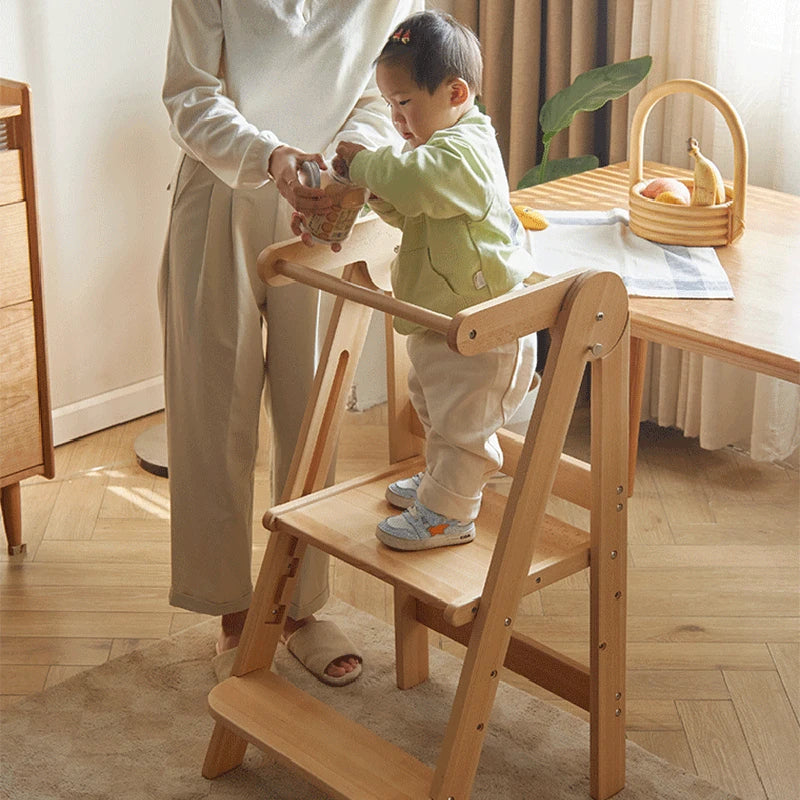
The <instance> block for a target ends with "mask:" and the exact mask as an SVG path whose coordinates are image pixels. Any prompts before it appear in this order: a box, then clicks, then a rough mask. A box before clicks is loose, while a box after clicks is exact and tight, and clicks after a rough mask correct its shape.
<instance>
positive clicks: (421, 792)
mask: <svg viewBox="0 0 800 800" xmlns="http://www.w3.org/2000/svg"><path fill="white" fill-rule="evenodd" d="M397 241H398V238H397V232H396V231H394V230H393V229H391V228H389V227H388V226H385V225H384V224H383V223H382V222H381V221H379V220H377V219H374V218H373V219H366V220H364V221H363V222H361V223H359V224H358V225H357V226H356V228H355V230H354V233H353V235H352V237H351V240H349V241H348V242H347V243H346V244H345V246H344V249H343V252H342V253H340V254H338V255H335V254H333V253H331V251H330V250H329V249H328V248H322V247H321V246H318V247H316V248H313V249H309V248H306V247H305V246H303V245H302V244H300V243H299V242H297V241H294V242H290V243H288V244H281V245H274V246H273V247H270V248H268V249H267V250H265V251H264V252H263V253H262V254H261V256H260V258H259V270H260V274H261V276H262V278H263V279H264V280H266V281H267V282H269V283H272V284H273V285H274V284H279V283H282V282H287V281H289V280H297V281H301V282H303V283H307V284H309V285H311V286H315V287H317V288H319V289H323V290H326V291H329V292H331V293H333V294H334V295H337V300H336V303H335V306H334V310H333V313H332V318H331V322H330V326H329V329H328V335H327V340H326V342H325V347H324V350H323V356H322V361H321V363H320V366H319V370H318V372H317V377H316V382H315V386H314V390H313V394H312V397H311V399H310V401H309V406H308V409H307V411H306V417H305V420H304V423H303V429H302V431H301V435H300V440H299V442H298V446H297V450H296V453H295V459H294V463H293V465H292V469H291V472H290V475H289V478H288V481H287V487H286V491H285V493H284V498H283V499H284V502H282V503H281V504H280V505H278V506H277V507H275V508H272V509H270V510H269V511H268V512H267V513H266V515H265V517H264V524H265V526H266V527H267V528H269V529H270V530H271V531H272V533H271V535H270V539H269V545H268V549H267V551H266V554H265V556H264V561H263V565H262V568H261V572H260V575H259V578H258V582H257V586H256V589H255V593H254V598H253V603H252V605H251V607H250V611H249V613H248V616H247V623H246V625H245V629H244V632H243V636H242V640H241V644H240V646H239V650H238V654H237V657H236V660H235V663H234V666H233V670H232V676H231V677H230V678H228V679H227V680H225V681H223V682H222V683H220V684H219V685H217V686H216V687H215V688H214V689H212V691H211V693H210V695H209V708H210V711H211V714H212V716H213V717H214V719H215V720H216V724H215V727H214V732H213V735H212V738H211V742H210V744H209V747H208V752H207V754H206V760H205V763H204V766H203V775H205V776H206V777H207V778H214V777H216V776H218V775H220V774H222V773H224V772H226V771H228V770H230V769H233V768H234V767H236V766H238V765H239V764H241V762H242V760H243V757H244V753H245V749H246V747H247V744H248V743H252V744H254V745H255V746H257V747H259V748H261V749H262V750H265V751H269V752H271V753H272V754H273V755H274V756H275V757H276V758H278V759H279V760H280V761H281V762H283V763H285V764H288V765H289V766H291V767H292V768H293V769H295V770H297V771H298V772H299V773H300V774H302V775H303V776H304V777H305V778H306V779H307V780H308V781H310V782H311V783H313V784H315V785H316V786H318V787H320V788H322V789H323V790H324V791H326V792H328V793H329V794H330V795H331V796H332V797H335V798H342V799H343V800H345V799H347V800H390V799H391V800H395V799H396V800H412V799H413V800H427V798H433V800H467V798H469V796H470V792H471V788H472V784H473V780H474V777H475V773H476V770H477V765H478V759H479V756H480V752H481V747H482V743H483V739H484V736H485V735H486V720H487V719H488V718H489V713H490V711H491V708H492V704H493V702H494V698H495V694H496V691H497V685H498V681H499V680H500V677H499V676H500V671H501V667H503V666H506V667H508V668H510V669H511V670H513V671H515V672H517V673H519V674H521V675H524V676H526V677H528V678H529V679H530V680H532V681H534V682H536V683H537V684H539V685H540V686H542V687H544V688H545V689H547V690H549V691H551V692H554V693H556V694H557V695H559V696H561V697H563V698H565V699H567V700H569V701H570V702H572V703H574V704H575V705H577V706H580V707H581V708H583V709H586V710H587V711H589V714H590V765H591V766H590V771H591V775H590V788H591V794H592V797H594V798H596V800H604V798H607V797H610V796H611V795H613V794H615V793H616V792H618V791H619V790H620V789H621V788H622V787H623V786H624V782H625V602H626V595H625V591H626V566H625V565H626V534H627V522H626V520H627V497H628V492H627V487H626V481H627V436H628V412H627V409H628V397H627V393H628V355H629V324H628V298H627V293H626V291H625V287H624V286H623V284H622V281H621V280H620V279H619V277H617V276H616V275H614V274H612V273H608V272H597V271H585V272H575V273H571V274H569V275H565V276H562V277H558V278H553V279H550V280H548V281H545V282H543V283H539V284H536V285H535V286H531V287H527V288H525V289H523V290H522V291H519V292H515V293H513V294H511V295H507V296H505V297H502V298H498V299H496V300H491V301H488V302H486V303H483V304H481V305H478V306H474V307H472V308H470V309H467V310H466V311H463V312H461V313H460V314H457V315H456V316H455V317H453V318H452V319H451V318H450V317H446V316H443V315H441V314H437V313H434V312H431V311H428V310H426V309H422V308H419V307H417V306H413V305H410V304H408V303H404V302H401V301H399V300H396V299H394V298H393V297H391V296H390V294H388V293H387V292H385V291H383V290H381V289H379V288H378V287H379V286H384V288H385V269H384V267H385V265H386V264H387V263H388V262H389V261H390V260H391V258H392V256H393V251H394V247H395V246H396V244H397ZM354 255H356V256H358V257H359V258H360V260H355V259H354V258H353V256H354ZM345 261H349V262H350V263H347V264H345V263H344V262H345ZM367 263H369V264H370V265H373V266H375V265H377V266H378V267H379V268H378V269H372V270H371V271H368V270H367ZM342 267H343V276H342V277H341V278H339V277H337V276H336V275H334V274H333V273H334V272H336V271H337V270H338V271H342ZM370 272H371V273H372V277H371V276H370ZM373 278H374V280H373ZM372 308H377V309H379V310H382V311H385V312H387V320H388V321H389V323H390V322H391V320H390V318H389V316H388V315H396V316H401V317H404V318H406V319H411V320H413V321H415V322H418V323H420V324H423V325H425V326H426V327H428V328H431V329H433V330H436V331H438V332H440V333H442V334H443V335H446V336H447V340H448V343H449V345H450V347H451V348H453V349H454V350H456V351H457V352H459V353H462V354H464V355H467V356H468V355H470V354H474V353H478V352H482V351H484V350H486V349H489V348H492V347H495V346H498V345H499V344H501V343H504V342H508V341H511V340H513V339H515V338H518V337H520V336H522V335H524V334H527V333H530V332H532V331H538V330H542V329H545V328H547V329H549V331H550V335H551V346H550V350H549V353H548V356H547V362H546V366H545V370H544V375H543V377H542V382H541V387H540V389H539V394H538V398H537V400H536V404H535V408H534V412H533V416H532V419H531V422H530V426H529V428H528V433H527V436H525V437H524V438H523V437H521V436H519V435H516V434H513V433H511V432H507V431H501V432H500V434H499V435H500V439H501V444H502V446H503V451H504V457H505V463H504V466H503V471H504V472H505V473H507V474H508V475H511V476H513V482H512V484H511V489H510V494H509V496H508V498H505V497H502V496H500V495H498V494H496V493H494V492H491V491H486V492H485V493H484V501H483V506H482V508H481V513H480V515H479V517H478V519H477V521H476V528H477V537H476V539H475V541H474V542H472V543H470V544H467V545H463V546H459V547H447V548H441V549H434V550H429V551H421V552H411V553H409V552H398V551H394V550H391V549H389V548H387V547H385V546H383V545H382V544H381V543H380V542H378V540H377V539H376V537H375V526H376V524H377V522H379V521H380V520H381V519H383V518H385V517H386V516H388V515H389V514H391V513H392V509H391V507H390V506H388V504H387V503H386V501H385V499H384V491H385V489H386V486H387V484H388V483H389V482H391V481H393V480H397V479H398V478H402V477H407V476H409V475H413V474H414V473H416V472H418V471H420V469H423V468H424V460H423V459H422V458H421V456H420V453H421V452H422V446H423V441H422V438H421V437H422V429H421V426H420V424H419V422H418V420H416V418H415V415H414V413H413V410H412V408H411V405H410V403H409V399H408V390H407V385H406V376H407V369H408V363H407V361H406V360H404V355H405V348H404V347H402V342H401V346H400V347H395V343H396V340H401V338H402V337H397V336H396V335H395V334H394V333H393V332H392V330H391V326H390V324H389V325H387V351H388V368H387V372H388V389H389V437H390V438H389V441H390V460H391V462H392V463H391V464H390V465H389V466H388V467H387V469H385V470H382V471H379V472H376V473H372V474H369V475H364V476H361V477H359V478H356V479H353V480H349V481H346V482H344V483H340V484H337V485H334V486H331V487H329V488H322V487H323V484H324V481H325V477H326V476H327V474H328V468H329V466H330V463H331V460H332V457H333V455H332V454H333V451H334V447H335V444H336V439H337V435H338V431H339V425H340V422H341V419H342V416H343V414H344V410H345V402H346V396H347V393H348V390H349V388H350V386H351V384H352V378H353V373H354V371H355V367H356V363H357V361H358V357H359V355H360V352H361V347H362V345H363V342H364V339H365V336H366V330H367V325H368V322H369V317H370V314H371V309H372ZM406 358H407V357H406ZM587 362H588V363H590V364H591V373H592V383H591V459H590V460H591V466H590V465H589V464H587V463H585V462H582V461H580V460H578V459H575V458H572V457H569V456H567V455H565V454H563V453H562V449H563V445H564V439H565V436H566V433H567V429H568V427H569V423H570V420H571V418H572V413H573V409H574V406H575V400H576V397H577V393H578V390H579V388H580V384H581V379H582V377H583V373H584V368H585V365H586V363H587ZM551 493H553V494H554V495H556V496H558V497H561V498H564V499H566V500H568V501H570V502H572V503H574V504H577V505H578V506H581V507H584V508H587V509H589V511H590V514H591V524H590V530H589V531H584V530H581V529H579V528H575V527H573V526H572V525H569V524H567V523H566V522H563V521H561V520H558V519H556V518H554V517H551V516H549V515H548V514H546V513H545V506H546V504H547V501H548V498H549V497H550V495H551ZM309 545H312V546H314V547H318V548H320V549H322V550H324V551H325V552H327V553H329V554H330V555H332V556H335V557H336V558H340V559H342V560H344V561H346V562H348V563H350V564H352V565H354V566H355V567H357V568H359V569H363V570H365V571H366V572H368V573H370V574H371V575H374V576H377V577H378V578H380V579H381V580H383V581H386V582H387V583H389V584H391V585H392V586H393V587H394V605H395V608H394V616H395V639H396V660H397V685H398V686H399V687H400V688H401V689H411V688H412V687H413V686H415V685H416V684H418V683H420V682H421V681H424V680H426V678H427V675H428V635H427V629H429V628H430V629H433V630H435V631H438V632H440V633H442V634H444V635H446V636H449V637H451V638H452V639H454V640H456V641H459V642H462V643H463V644H464V645H466V646H467V651H466V655H465V658H464V664H463V668H462V672H461V677H460V681H459V684H458V689H457V691H456V695H455V698H454V702H453V707H452V711H451V714H450V718H449V723H448V725H447V729H446V731H445V732H444V738H443V743H442V747H441V750H440V752H439V755H438V759H437V761H436V763H435V765H434V766H433V767H430V766H428V765H426V764H423V763H421V762H420V761H418V760H417V759H415V758H412V757H411V756H410V755H409V754H408V753H406V752H405V751H404V750H402V749H400V748H398V747H397V746H395V745H394V744H392V743H390V742H388V741H386V740H384V739H382V738H381V737H379V736H377V735H376V734H374V733H373V732H371V731H369V730H367V729H366V728H364V727H363V726H361V725H359V724H357V723H355V722H353V721H351V720H349V719H347V718H345V717H343V716H342V715H340V714H338V713H337V712H335V711H333V710H332V709H331V708H330V707H329V706H327V705H326V704H324V703H322V702H321V701H319V700H316V699H315V698H313V697H311V696H309V695H308V694H307V693H305V692H303V691H301V690H299V689H297V688H295V687H294V686H292V685H291V684H290V683H288V682H287V681H286V680H284V679H283V678H281V677H279V676H277V675H275V674H274V673H273V672H271V671H270V666H271V664H272V660H273V656H274V653H275V649H276V647H277V645H278V642H279V639H280V635H281V631H282V628H283V624H284V621H285V615H286V609H287V606H288V603H289V600H290V598H291V596H292V593H293V591H294V587H295V582H296V576H297V571H298V565H299V563H300V560H301V559H302V558H303V554H304V552H305V549H306V547H307V546H309ZM586 568H588V569H589V574H590V582H591V600H590V648H591V657H590V663H589V666H588V668H587V667H586V666H585V665H583V664H580V663H578V662H576V661H574V660H573V659H571V658H568V657H566V656H564V655H563V654H560V653H558V652H556V651H554V650H552V649H551V648H549V647H546V646H545V645H542V644H539V643H537V642H536V641H534V640H533V639H531V638H530V637H528V636H524V635H522V634H520V633H517V632H515V630H514V622H515V619H516V615H517V613H518V607H519V604H520V601H521V599H522V597H523V596H525V595H527V594H529V593H531V592H535V591H537V590H538V589H541V588H543V587H545V586H549V585H550V584H552V583H554V582H556V581H558V580H561V579H563V578H566V577H567V576H569V575H572V574H574V573H576V572H579V571H581V570H584V569H586ZM365 669H369V662H368V661H367V664H366V665H365ZM398 724H402V720H398ZM535 788H536V787H531V788H530V791H531V796H534V795H535Z"/></svg>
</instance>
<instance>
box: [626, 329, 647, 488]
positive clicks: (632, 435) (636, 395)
mask: <svg viewBox="0 0 800 800" xmlns="http://www.w3.org/2000/svg"><path fill="white" fill-rule="evenodd" d="M646 366H647V341H646V340H644V339H637V338H636V337H635V336H631V358H630V378H629V382H630V394H629V397H628V412H629V418H628V497H630V496H631V495H632V494H633V482H634V477H635V475H636V458H637V456H638V454H639V417H640V416H641V413H642V394H643V393H644V370H645V367H646Z"/></svg>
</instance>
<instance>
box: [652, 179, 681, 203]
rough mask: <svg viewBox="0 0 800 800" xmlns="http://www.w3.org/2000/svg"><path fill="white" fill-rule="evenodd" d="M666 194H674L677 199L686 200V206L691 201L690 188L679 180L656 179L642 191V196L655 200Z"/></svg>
mask: <svg viewBox="0 0 800 800" xmlns="http://www.w3.org/2000/svg"><path fill="white" fill-rule="evenodd" d="M664 192H672V193H673V194H674V195H675V196H676V197H679V198H681V199H683V200H685V201H686V203H685V205H687V206H688V205H689V202H690V200H691V195H690V193H689V188H688V187H687V186H686V184H685V183H682V182H681V181H679V180H678V179H677V178H654V179H653V180H652V181H650V182H649V183H648V184H647V186H645V187H644V189H642V196H643V197H649V198H651V199H653V200H655V198H656V197H658V195H660V194H663V193H664Z"/></svg>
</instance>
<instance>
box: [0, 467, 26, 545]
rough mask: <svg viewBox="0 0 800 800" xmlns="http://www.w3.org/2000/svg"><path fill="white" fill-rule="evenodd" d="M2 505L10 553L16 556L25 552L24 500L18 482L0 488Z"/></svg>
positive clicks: (0, 502)
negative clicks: (23, 535) (23, 532)
mask: <svg viewBox="0 0 800 800" xmlns="http://www.w3.org/2000/svg"><path fill="white" fill-rule="evenodd" d="M0 506H2V509H3V523H4V524H5V527H6V539H7V540H8V554H9V555H11V556H15V555H19V554H21V553H24V552H25V545H24V544H22V502H21V500H20V491H19V484H18V483H12V484H9V485H8V486H3V487H2V489H0Z"/></svg>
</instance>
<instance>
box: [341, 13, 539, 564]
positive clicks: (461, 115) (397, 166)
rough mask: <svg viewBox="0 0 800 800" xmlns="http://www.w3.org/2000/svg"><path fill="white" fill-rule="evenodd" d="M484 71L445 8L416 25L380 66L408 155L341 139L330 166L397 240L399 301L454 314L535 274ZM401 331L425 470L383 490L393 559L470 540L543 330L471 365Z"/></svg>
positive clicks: (432, 336) (471, 38) (426, 338)
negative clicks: (501, 431) (487, 105)
mask: <svg viewBox="0 0 800 800" xmlns="http://www.w3.org/2000/svg"><path fill="white" fill-rule="evenodd" d="M481 75H482V59H481V52H480V45H479V44H478V40H477V38H476V37H475V35H474V34H473V33H472V31H470V30H469V29H468V28H466V27H465V26H463V25H461V24H460V23H458V22H457V21H456V20H454V19H453V18H452V17H451V16H449V15H447V14H444V13H440V12H434V11H425V12H422V13H420V14H415V15H414V16H412V17H409V18H408V19H407V20H405V21H404V22H403V23H402V24H401V25H400V27H399V28H398V29H397V30H396V31H395V32H394V34H392V36H391V37H390V38H389V41H388V42H387V43H386V45H385V46H384V48H383V50H382V51H381V53H380V55H379V56H378V59H377V62H376V79H377V83H378V88H379V89H380V91H381V94H382V95H383V97H384V99H385V100H386V101H387V103H388V104H389V106H390V108H391V113H392V121H393V123H394V125H395V127H396V128H397V130H398V131H399V132H400V134H401V136H402V137H403V138H404V139H405V140H406V143H407V144H406V146H405V148H404V150H403V152H402V153H400V154H399V155H398V154H395V153H393V151H392V149H391V148H390V147H384V148H381V149H378V150H375V151H372V150H368V149H366V148H364V147H362V146H361V145H358V144H353V143H351V142H342V143H340V144H339V146H338V148H337V157H336V159H335V160H334V164H333V167H334V169H336V170H337V171H338V172H341V173H343V174H347V175H348V176H349V179H350V180H351V181H352V182H353V183H355V184H357V185H359V186H364V187H366V188H368V189H369V190H370V191H371V192H372V197H371V198H370V205H371V207H372V208H373V209H374V210H375V211H376V212H377V213H378V214H379V215H380V216H381V217H382V218H383V219H384V220H385V221H386V222H388V223H390V224H391V225H394V226H396V227H398V228H400V229H401V230H402V231H403V237H402V242H401V245H400V248H399V252H398V255H397V258H396V259H395V262H394V263H393V264H392V287H393V290H394V294H395V296H396V297H398V298H399V299H401V300H407V301H410V302H412V303H415V304H417V305H420V306H424V307H425V308H429V309H431V310H433V311H438V312H441V313H444V314H447V315H449V316H452V315H454V314H456V313H458V312H459V311H461V310H463V309H465V308H468V307H469V306H472V305H475V304H476V303H481V302H483V301H485V300H489V299H491V298H493V297H497V296H499V295H503V294H505V293H507V292H509V291H511V290H512V289H514V288H516V287H518V286H519V284H520V283H521V282H522V280H523V279H524V278H526V277H527V276H528V275H529V274H530V273H531V272H532V271H533V262H532V259H531V257H530V255H529V254H528V253H527V252H526V251H524V250H523V249H522V248H521V246H520V245H519V242H518V231H519V228H520V225H519V222H518V220H517V218H516V216H515V214H514V212H513V210H512V208H511V204H510V202H509V189H508V183H507V180H506V177H505V169H504V166H503V161H502V158H501V155H500V150H499V148H498V146H497V142H496V134H495V131H494V129H493V127H492V125H491V122H490V120H489V118H488V117H487V116H486V115H485V114H483V113H481V111H480V110H479V109H478V107H477V105H476V104H475V98H476V95H477V93H478V92H479V90H480V84H481ZM394 326H395V330H397V331H398V332H399V333H402V334H407V335H408V339H407V347H408V354H409V358H410V361H411V367H412V368H411V372H410V374H409V390H410V395H411V401H412V403H413V405H414V408H415V410H416V412H417V414H418V415H419V418H420V420H421V422H422V424H423V427H424V428H425V434H426V469H425V472H423V473H420V474H418V475H415V476H413V477H411V478H408V479H406V480H401V481H397V482H395V483H392V484H391V485H390V486H389V487H388V489H387V491H386V497H387V500H388V501H389V502H390V503H391V504H392V505H394V506H396V507H397V508H402V509H405V510H404V511H403V512H402V513H401V514H399V515H397V516H392V517H389V518H387V519H385V520H384V521H383V522H381V523H380V524H379V525H378V529H377V536H378V539H380V541H381V542H383V543H384V544H386V545H388V546H389V547H392V548H395V549H399V550H422V549H427V548H431V547H441V546H444V545H455V544H463V543H466V542H470V541H472V540H473V539H474V538H475V523H474V520H475V517H476V516H477V514H478V510H479V509H480V504H481V496H482V491H483V487H484V485H485V484H486V481H487V480H488V479H489V478H490V477H491V476H492V475H493V474H494V473H495V472H496V470H497V469H498V468H499V467H500V465H501V464H502V452H501V450H500V446H499V443H498V440H497V436H496V432H497V430H498V428H500V427H502V426H503V425H504V424H505V423H506V422H507V421H508V419H509V418H510V417H511V416H512V415H513V414H514V412H515V411H516V410H517V408H518V407H519V406H520V404H521V403H522V400H523V399H524V397H525V394H526V392H527V391H528V389H529V387H530V385H531V380H532V378H533V375H534V368H535V361H536V339H535V334H531V335H529V336H526V337H523V338H521V339H519V340H518V341H514V342H511V343H510V344H506V345H503V346H501V347H498V348H496V349H494V350H491V351H489V352H486V353H481V354H478V355H475V356H463V355H460V354H458V353H455V352H453V351H452V350H451V349H450V348H449V347H448V346H447V341H446V339H445V337H444V336H442V335H441V334H439V333H435V332H433V331H430V330H427V329H425V328H421V327H419V326H416V325H414V324H413V323H410V322H407V321H405V320H402V319H399V318H395V321H394Z"/></svg>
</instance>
